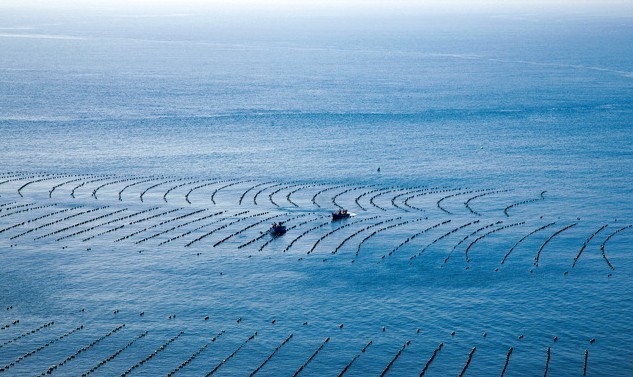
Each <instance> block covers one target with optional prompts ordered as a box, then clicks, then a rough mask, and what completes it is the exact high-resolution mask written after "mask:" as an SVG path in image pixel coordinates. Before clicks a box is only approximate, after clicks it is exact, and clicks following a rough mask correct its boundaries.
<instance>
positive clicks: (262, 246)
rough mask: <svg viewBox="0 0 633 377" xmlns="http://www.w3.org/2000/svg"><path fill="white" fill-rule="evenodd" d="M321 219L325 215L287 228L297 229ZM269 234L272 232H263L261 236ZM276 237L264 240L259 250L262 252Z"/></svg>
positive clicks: (288, 229)
mask: <svg viewBox="0 0 633 377" xmlns="http://www.w3.org/2000/svg"><path fill="white" fill-rule="evenodd" d="M306 215H307V214H306ZM321 219H323V217H315V218H311V219H309V220H306V221H303V222H301V223H299V224H296V225H293V226H291V227H289V228H287V231H290V230H292V229H295V228H299V227H302V226H304V225H306V224H309V223H311V222H313V221H317V220H321ZM286 222H287V221H286ZM284 223H285V222H284ZM269 234H270V233H268V232H266V233H263V234H262V235H261V236H260V237H259V238H261V237H264V236H266V235H269ZM276 238H277V237H271V238H270V239H269V240H268V241H266V242H264V243H263V244H262V245H261V246H260V247H259V250H258V251H260V252H261V251H262V250H264V248H265V247H266V246H268V245H269V244H271V243H272V242H273V241H275V239H276Z"/></svg>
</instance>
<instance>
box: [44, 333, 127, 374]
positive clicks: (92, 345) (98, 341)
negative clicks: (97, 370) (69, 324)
mask: <svg viewBox="0 0 633 377" xmlns="http://www.w3.org/2000/svg"><path fill="white" fill-rule="evenodd" d="M124 327H125V324H123V325H120V326H117V327H115V328H114V329H112V330H111V331H110V332H108V333H106V334H104V335H102V336H100V337H99V338H97V339H95V340H94V341H92V343H90V344H88V345H87V346H84V347H82V348H80V349H79V350H78V351H77V352H75V353H74V354H72V355H70V356H68V357H67V358H65V359H64V360H63V361H61V362H59V363H58V364H56V365H53V366H51V367H50V368H48V369H47V370H46V372H42V373H40V376H45V375H47V374H52V373H53V372H54V371H55V370H56V369H57V368H59V367H62V366H64V364H66V363H67V362H69V361H71V360H74V359H75V358H77V356H79V355H80V354H82V353H83V352H86V351H88V350H89V349H90V348H92V347H94V346H95V345H97V344H98V343H100V342H102V341H103V340H105V339H106V338H108V337H110V336H111V335H112V334H114V333H116V332H117V331H119V330H121V329H123V328H124Z"/></svg>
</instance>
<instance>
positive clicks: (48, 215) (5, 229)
mask: <svg viewBox="0 0 633 377" xmlns="http://www.w3.org/2000/svg"><path fill="white" fill-rule="evenodd" d="M83 207H84V206H82V205H81V206H77V207H70V208H65V209H62V210H60V211H55V212H52V213H48V214H46V215H43V216H40V217H36V218H34V219H30V220H27V221H24V222H22V223H19V224H15V225H12V226H10V227H8V228H4V229H2V230H0V233H4V232H5V231H7V230H9V229H13V228H16V227H18V226H21V225H25V224H29V223H32V222H36V221H39V220H41V219H45V218H47V217H50V216H55V215H58V214H60V213H65V212H68V211H72V210H76V209H80V208H83ZM84 213H85V212H84ZM76 215H77V214H76ZM58 222H59V221H57V222H55V221H54V222H51V223H48V224H49V225H48V226H50V225H53V224H56V223H58ZM44 225H46V224H44ZM44 225H43V226H41V227H37V228H31V229H29V230H27V231H26V232H24V233H21V234H19V235H17V236H14V237H11V238H10V239H15V238H17V237H20V236H22V235H24V234H27V233H30V232H33V231H35V230H36V229H41V228H42V227H44Z"/></svg>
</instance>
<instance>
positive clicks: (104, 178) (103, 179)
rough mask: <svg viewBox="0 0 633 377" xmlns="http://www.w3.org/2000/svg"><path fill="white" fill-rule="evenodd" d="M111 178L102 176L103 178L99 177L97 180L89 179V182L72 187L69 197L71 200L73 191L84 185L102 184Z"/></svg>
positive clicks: (73, 195) (73, 194)
mask: <svg viewBox="0 0 633 377" xmlns="http://www.w3.org/2000/svg"><path fill="white" fill-rule="evenodd" d="M112 178H113V177H111V176H103V177H99V178H95V179H91V180H89V181H83V182H81V183H80V184H78V185H77V186H75V187H73V188H72V190H70V196H71V197H72V198H74V197H75V191H77V190H79V189H80V188H82V187H84V186H85V185H88V184H91V183H95V182H103V181H106V180H108V179H112Z"/></svg>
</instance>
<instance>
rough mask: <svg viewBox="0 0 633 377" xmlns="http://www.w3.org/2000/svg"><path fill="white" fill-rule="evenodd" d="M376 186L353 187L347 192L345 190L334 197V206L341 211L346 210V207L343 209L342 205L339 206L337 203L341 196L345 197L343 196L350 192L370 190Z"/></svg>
mask: <svg viewBox="0 0 633 377" xmlns="http://www.w3.org/2000/svg"><path fill="white" fill-rule="evenodd" d="M375 186H376V185H365V186H358V187H352V188H348V189H346V190H343V191H341V192H339V193H338V194H336V195H334V196H332V205H334V207H337V208H339V209H345V207H343V206H342V205H340V204H338V203H337V202H336V199H338V198H339V197H340V196H343V195H345V194H347V193H348V192H352V191H356V190H361V189H365V188H369V187H375Z"/></svg>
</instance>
